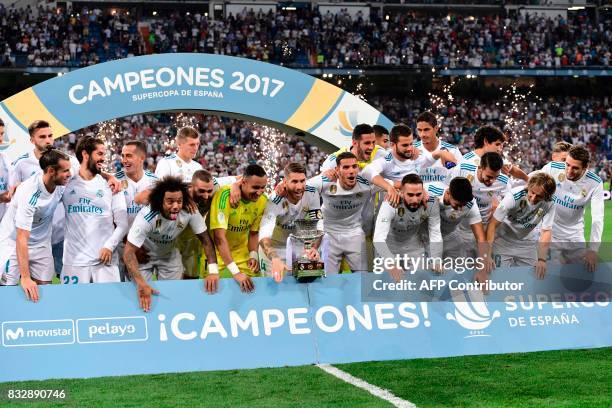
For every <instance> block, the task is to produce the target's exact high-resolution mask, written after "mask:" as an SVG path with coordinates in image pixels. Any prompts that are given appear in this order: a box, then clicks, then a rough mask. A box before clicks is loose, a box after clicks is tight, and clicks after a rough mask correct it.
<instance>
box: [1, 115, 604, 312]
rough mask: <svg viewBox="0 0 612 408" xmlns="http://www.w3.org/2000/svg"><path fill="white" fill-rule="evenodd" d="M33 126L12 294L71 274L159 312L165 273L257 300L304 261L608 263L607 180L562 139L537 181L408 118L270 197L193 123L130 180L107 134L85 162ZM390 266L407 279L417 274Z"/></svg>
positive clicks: (14, 245) (348, 264)
mask: <svg viewBox="0 0 612 408" xmlns="http://www.w3.org/2000/svg"><path fill="white" fill-rule="evenodd" d="M28 130H29V134H30V140H31V142H32V144H33V145H34V150H33V151H31V152H28V153H26V154H24V155H22V156H20V157H18V158H17V159H16V160H15V161H14V162H13V163H11V164H9V163H8V162H7V160H6V158H5V156H4V155H2V154H0V217H1V218H2V221H1V223H0V265H2V275H1V278H0V285H18V284H20V285H21V286H22V288H23V290H24V291H25V293H26V295H27V297H28V298H29V299H31V300H34V301H37V300H38V299H39V291H38V285H41V284H49V283H51V282H52V280H53V278H54V276H55V275H56V274H59V278H60V281H61V283H63V284H77V283H90V282H94V283H99V282H100V283H101V282H120V281H125V280H131V281H133V282H134V283H135V284H136V286H137V291H138V297H139V302H140V305H141V307H142V308H143V309H144V310H145V311H148V310H149V309H150V307H151V295H152V294H155V293H156V291H155V289H153V288H152V287H151V286H150V284H149V282H150V281H151V280H153V279H154V278H156V279H158V280H167V279H189V278H199V277H202V278H204V286H205V289H206V291H207V292H209V293H214V292H216V291H217V290H218V284H219V279H220V278H224V277H227V278H233V279H234V280H235V281H236V282H237V283H238V285H239V286H240V288H241V289H242V290H243V291H245V292H250V291H252V290H254V288H255V286H254V282H253V280H252V278H253V277H256V276H262V275H264V276H272V277H273V278H274V279H275V280H276V281H281V280H282V279H283V277H284V276H285V275H286V274H290V273H291V268H292V265H293V261H294V260H295V259H296V257H298V256H306V257H308V258H309V259H312V260H319V259H320V260H322V261H323V264H324V267H325V273H326V274H327V275H330V274H336V273H339V272H341V271H343V270H350V271H352V272H366V271H371V270H372V263H373V261H374V257H375V256H376V257H386V258H397V257H398V255H400V256H405V255H408V256H410V257H415V258H416V257H423V258H427V259H431V260H434V261H433V262H431V263H428V268H429V269H432V270H434V271H436V272H440V273H441V272H443V271H444V269H445V268H446V267H445V263H444V262H443V260H445V259H451V260H458V259H465V258H467V257H473V258H478V259H480V260H481V263H480V264H479V266H478V268H477V273H476V275H475V276H476V279H477V280H478V281H484V280H486V279H488V276H489V275H490V274H491V273H494V272H493V270H494V269H495V268H496V267H500V266H533V267H535V273H536V276H537V277H538V278H543V277H544V276H545V274H546V265H547V261H548V260H549V259H550V258H551V256H552V258H554V259H557V260H559V261H560V262H561V263H582V262H584V263H585V264H586V266H587V268H588V269H589V270H591V271H592V270H594V269H595V267H596V264H597V251H598V249H599V245H600V242H601V236H602V232H603V225H604V223H603V218H604V202H603V184H602V180H601V179H600V178H599V177H598V176H597V175H596V174H595V173H593V172H592V171H590V170H588V165H589V161H590V155H589V152H588V150H586V149H585V148H584V147H581V146H571V145H569V144H567V143H564V142H560V143H558V144H557V145H555V149H554V151H553V152H552V158H551V159H552V161H551V162H550V163H548V164H547V165H546V166H544V167H543V168H542V169H541V170H539V171H535V172H533V173H531V174H526V173H524V172H523V171H522V170H521V169H520V168H519V167H518V166H515V165H512V164H511V163H509V162H508V161H507V160H505V159H504V156H503V152H504V144H505V142H506V139H505V136H504V134H503V133H502V132H501V131H500V130H499V129H497V128H495V127H492V126H483V127H481V128H480V129H478V131H477V132H476V134H475V137H474V150H473V151H471V152H469V153H467V154H465V155H462V154H461V152H460V151H459V149H458V148H457V147H456V146H454V145H451V144H449V143H446V142H444V141H441V140H440V139H439V138H438V135H437V131H438V121H437V118H436V116H435V115H434V114H433V113H431V112H424V113H422V114H420V115H419V116H418V117H417V120H416V133H417V136H418V140H417V139H416V138H415V137H414V135H413V132H412V129H411V128H410V127H408V126H406V125H403V124H398V125H396V126H394V127H393V128H392V129H391V130H390V132H388V131H387V130H386V129H385V128H383V127H381V126H370V125H367V124H360V125H357V126H356V127H355V129H354V130H353V136H352V144H351V146H350V147H346V148H343V149H340V150H339V151H337V152H335V153H333V154H331V155H329V156H328V158H327V159H326V160H325V161H324V162H323V164H322V166H321V174H319V175H317V176H315V177H312V178H307V176H306V169H305V167H304V165H303V164H301V163H298V162H292V163H289V164H288V165H287V166H286V167H285V168H284V169H283V176H284V177H283V179H282V181H281V182H280V183H279V184H278V185H277V186H276V187H275V189H274V192H273V193H272V194H269V195H267V194H266V193H265V190H266V186H267V184H268V177H269V176H272V175H268V174H266V172H265V170H264V169H263V168H262V167H261V166H259V165H257V164H250V165H248V166H247V167H246V169H245V170H244V172H243V174H239V175H235V176H230V177H219V178H217V177H214V176H212V175H211V173H210V172H208V171H207V170H205V169H203V168H202V166H201V165H200V163H198V162H197V161H196V160H195V159H196V155H197V153H198V151H199V145H200V135H199V134H198V132H197V130H196V129H194V128H191V127H184V128H182V129H180V130H179V131H178V133H177V136H176V142H177V145H178V151H177V152H176V153H175V154H171V155H169V156H166V157H165V158H163V159H162V160H161V161H159V163H158V164H157V166H156V169H155V173H152V172H149V171H147V170H145V167H144V163H145V161H146V155H147V146H146V145H145V143H143V142H141V141H129V142H126V143H125V145H124V146H123V147H122V150H121V162H122V164H123V169H122V170H121V171H119V172H118V173H116V174H110V173H106V172H104V171H103V169H104V165H105V157H106V146H105V143H104V141H103V140H101V139H97V138H95V137H92V136H84V137H82V138H80V139H79V140H78V141H77V144H76V148H75V155H76V157H72V156H69V155H67V154H65V153H63V152H61V151H60V150H57V149H55V148H53V134H52V129H51V127H50V125H49V123H48V122H46V121H43V120H39V121H36V122H34V123H32V124H31V125H30V127H29V128H28ZM3 132H4V126H3V124H2V126H0V133H3ZM1 136H2V135H1V134H0V137H1ZM589 204H590V206H591V220H592V221H591V233H590V239H589V243H588V245H587V244H585V237H584V210H585V207H587V206H588V205H589ZM302 219H308V220H317V229H319V230H321V231H323V232H324V234H323V235H322V237H321V238H319V239H317V240H316V241H315V242H314V243H313V245H312V246H309V247H308V249H304V248H303V247H301V248H300V247H299V245H296V242H295V240H292V232H294V231H295V228H296V227H295V225H296V221H298V220H302ZM436 260H439V261H436ZM389 272H390V273H391V275H392V276H393V277H394V278H395V279H400V278H401V276H402V274H403V273H404V272H407V267H406V265H403V264H401V263H399V262H398V263H396V264H395V265H394V266H393V267H392V268H390V269H389Z"/></svg>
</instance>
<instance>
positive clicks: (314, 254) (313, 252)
mask: <svg viewBox="0 0 612 408" xmlns="http://www.w3.org/2000/svg"><path fill="white" fill-rule="evenodd" d="M304 255H305V256H306V257H307V258H308V259H310V260H311V261H318V260H319V259H321V256H320V255H319V251H317V249H316V248H310V249H306V250H304Z"/></svg>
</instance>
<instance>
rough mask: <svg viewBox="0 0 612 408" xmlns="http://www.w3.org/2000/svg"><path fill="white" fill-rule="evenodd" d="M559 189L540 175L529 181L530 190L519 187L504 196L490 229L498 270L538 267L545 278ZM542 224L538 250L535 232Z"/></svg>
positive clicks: (546, 177) (553, 181) (545, 176)
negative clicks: (555, 200) (556, 191)
mask: <svg viewBox="0 0 612 408" xmlns="http://www.w3.org/2000/svg"><path fill="white" fill-rule="evenodd" d="M555 188H556V185H555V180H554V179H553V178H552V177H551V176H549V175H548V174H545V173H541V172H538V173H535V174H534V175H532V176H531V177H530V178H529V181H528V182H527V188H524V187H516V188H514V189H512V190H511V194H506V196H504V199H503V200H502V202H501V203H500V204H499V206H498V207H497V209H496V210H495V213H494V214H493V217H491V220H490V221H489V225H488V226H487V241H488V242H489V243H493V253H494V255H495V258H496V260H497V261H498V263H499V265H498V266H527V265H529V266H535V267H536V276H537V277H538V279H542V278H544V275H545V274H546V254H547V252H548V245H549V244H550V239H551V236H552V226H553V220H554V218H555V203H554V200H553V197H554V194H555ZM540 222H541V223H542V227H541V231H540V239H539V242H540V245H539V247H538V249H537V250H536V248H535V247H534V245H533V242H534V237H533V234H532V232H533V229H534V228H535V227H536V226H537V225H538V224H540ZM499 224H501V227H500V228H499V229H498V228H497V226H498V225H499ZM536 261H537V262H536Z"/></svg>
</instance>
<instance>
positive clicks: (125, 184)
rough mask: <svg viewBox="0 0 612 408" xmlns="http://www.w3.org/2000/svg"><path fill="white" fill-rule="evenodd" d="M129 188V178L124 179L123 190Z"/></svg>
mask: <svg viewBox="0 0 612 408" xmlns="http://www.w3.org/2000/svg"><path fill="white" fill-rule="evenodd" d="M127 188H128V181H127V180H123V181H122V182H121V189H122V190H127Z"/></svg>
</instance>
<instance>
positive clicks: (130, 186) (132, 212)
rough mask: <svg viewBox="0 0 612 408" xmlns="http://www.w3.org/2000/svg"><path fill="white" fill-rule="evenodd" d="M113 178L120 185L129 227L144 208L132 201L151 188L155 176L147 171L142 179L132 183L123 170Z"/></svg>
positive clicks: (155, 179)
mask: <svg viewBox="0 0 612 408" xmlns="http://www.w3.org/2000/svg"><path fill="white" fill-rule="evenodd" d="M115 177H116V178H117V180H119V182H120V183H121V188H122V190H123V196H124V197H125V204H126V206H127V216H128V225H130V226H131V225H132V222H134V218H136V214H138V212H139V211H140V210H141V209H142V207H144V205H140V204H137V203H136V202H135V201H134V198H135V197H136V194H138V193H141V192H142V191H144V190H148V189H151V188H153V185H154V184H155V182H156V181H157V180H158V178H157V176H156V175H155V174H153V173H151V172H150V171H147V170H145V172H144V173H143V175H142V177H141V178H140V180H138V181H134V180H132V179H131V178H129V177H128V176H127V174H125V171H123V170H121V171H119V172H117V174H115Z"/></svg>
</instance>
